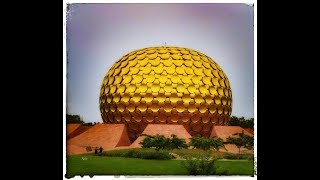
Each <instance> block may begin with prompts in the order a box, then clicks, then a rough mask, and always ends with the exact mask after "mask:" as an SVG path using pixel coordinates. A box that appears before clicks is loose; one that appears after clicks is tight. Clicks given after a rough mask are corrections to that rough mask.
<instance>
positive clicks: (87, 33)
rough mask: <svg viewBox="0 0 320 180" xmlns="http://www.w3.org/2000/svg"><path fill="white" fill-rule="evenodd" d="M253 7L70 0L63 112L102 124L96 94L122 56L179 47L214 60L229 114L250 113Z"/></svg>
mask: <svg viewBox="0 0 320 180" xmlns="http://www.w3.org/2000/svg"><path fill="white" fill-rule="evenodd" d="M253 14H254V12H253V7H252V6H248V5H245V4H71V5H70V9H69V13H68V15H67V60H68V64H67V74H68V76H67V113H68V114H77V115H80V116H81V117H82V118H83V120H84V121H85V122H102V118H101V116H100V109H99V93H100V87H101V83H102V80H103V78H104V76H105V74H106V73H107V72H108V70H109V68H110V67H111V66H112V64H113V63H114V62H116V61H117V60H118V59H119V58H121V57H122V56H123V55H125V54H127V53H129V52H131V51H133V50H137V49H141V48H145V47H150V46H163V45H165V43H166V45H167V46H179V47H185V48H190V49H194V50H196V51H200V52H202V53H204V54H206V55H207V56H209V57H211V58H212V59H214V60H215V62H216V63H218V64H219V65H220V67H221V68H222V70H223V71H224V73H225V74H226V75H227V77H228V78H229V81H230V84H231V89H232V96H233V105H232V106H233V109H232V115H233V116H239V117H241V116H244V117H245V118H252V117H253V112H254V109H253V103H254V100H253V88H254V87H253V77H254V69H253V68H254V67H253V63H254V61H253V60H254V59H253V58H254V57H253V51H254V39H253V35H254V34H253V30H254V27H253Z"/></svg>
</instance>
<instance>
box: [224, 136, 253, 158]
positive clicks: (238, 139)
mask: <svg viewBox="0 0 320 180" xmlns="http://www.w3.org/2000/svg"><path fill="white" fill-rule="evenodd" d="M233 136H234V137H228V138H227V141H226V143H227V144H234V145H236V146H237V148H238V149H239V154H240V148H241V147H244V148H247V149H252V148H253V142H254V140H253V137H251V136H249V135H246V134H244V132H243V131H242V133H235V134H233Z"/></svg>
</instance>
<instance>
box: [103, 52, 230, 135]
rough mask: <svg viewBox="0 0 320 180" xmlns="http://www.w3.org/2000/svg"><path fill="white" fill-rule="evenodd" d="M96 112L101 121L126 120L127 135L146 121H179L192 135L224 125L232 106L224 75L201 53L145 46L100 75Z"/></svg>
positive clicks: (162, 122) (134, 133) (134, 131)
mask: <svg viewBox="0 0 320 180" xmlns="http://www.w3.org/2000/svg"><path fill="white" fill-rule="evenodd" d="M99 103H100V111H101V116H102V119H103V121H104V122H105V123H125V124H126V125H127V127H128V131H129V132H128V133H129V137H130V139H131V140H134V139H136V137H137V135H138V134H140V133H141V132H142V131H143V130H144V128H145V127H146V126H147V124H149V123H158V124H182V125H184V127H185V128H186V130H187V131H188V132H189V133H190V134H191V135H196V134H200V135H202V136H209V135H210V133H211V129H212V126H213V125H227V124H228V122H229V117H230V114H231V111H232V93H231V87H230V83H229V80H228V78H227V76H226V75H225V73H224V72H223V71H222V69H221V68H220V67H219V65H218V64H217V63H216V62H214V61H213V60H212V59H211V58H210V57H208V56H206V55H204V54H203V53H201V52H198V51H195V50H192V49H188V48H181V47H167V46H161V47H149V48H144V49H139V50H136V51H133V52H130V53H128V54H127V55H125V56H123V57H122V58H120V59H119V60H118V61H117V62H116V63H115V64H114V65H113V66H112V67H111V69H110V70H109V72H108V73H107V74H106V76H105V77H104V80H103V82H102V86H101V90H100V99H99Z"/></svg>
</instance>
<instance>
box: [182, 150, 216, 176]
mask: <svg viewBox="0 0 320 180" xmlns="http://www.w3.org/2000/svg"><path fill="white" fill-rule="evenodd" d="M215 162H216V160H215V159H214V158H212V157H211V156H210V154H208V153H206V154H202V155H200V156H198V157H197V158H192V157H188V158H187V159H186V160H185V161H182V166H183V167H184V168H186V169H187V171H188V174H189V175H215V174H216V173H217V166H216V165H215Z"/></svg>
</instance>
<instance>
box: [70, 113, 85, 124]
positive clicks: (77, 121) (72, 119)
mask: <svg viewBox="0 0 320 180" xmlns="http://www.w3.org/2000/svg"><path fill="white" fill-rule="evenodd" d="M66 122H67V124H84V121H83V120H81V118H80V116H79V115H71V114H67V117H66Z"/></svg>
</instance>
